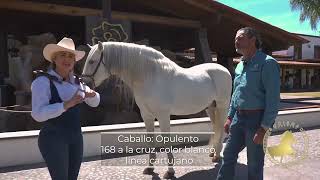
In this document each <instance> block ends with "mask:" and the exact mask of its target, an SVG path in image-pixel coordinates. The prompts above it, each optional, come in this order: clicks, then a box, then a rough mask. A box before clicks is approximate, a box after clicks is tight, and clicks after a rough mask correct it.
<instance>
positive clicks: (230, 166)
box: [217, 112, 265, 180]
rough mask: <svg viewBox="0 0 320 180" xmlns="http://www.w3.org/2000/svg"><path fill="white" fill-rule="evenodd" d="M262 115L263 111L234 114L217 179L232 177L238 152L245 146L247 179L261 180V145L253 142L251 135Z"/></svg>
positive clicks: (258, 124)
mask: <svg viewBox="0 0 320 180" xmlns="http://www.w3.org/2000/svg"><path fill="white" fill-rule="evenodd" d="M262 115H263V112H253V113H250V114H246V115H239V114H238V113H237V114H236V115H235V117H234V118H233V120H232V124H231V127H230V133H229V138H228V140H227V143H226V147H225V150H224V152H223V155H224V157H223V159H222V165H221V168H220V170H219V173H218V176H217V180H233V179H234V175H235V166H236V164H237V159H238V154H239V152H240V151H241V150H242V149H243V148H244V147H247V159H248V163H247V164H248V180H263V166H264V155H265V154H264V151H263V146H262V145H258V144H255V143H254V142H253V137H254V135H255V133H256V131H257V129H258V128H259V127H260V122H261V119H262Z"/></svg>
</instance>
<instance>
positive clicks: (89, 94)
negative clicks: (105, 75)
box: [84, 89, 96, 98]
mask: <svg viewBox="0 0 320 180" xmlns="http://www.w3.org/2000/svg"><path fill="white" fill-rule="evenodd" d="M84 94H85V98H91V97H94V96H96V92H95V91H94V90H92V89H89V91H86V92H84Z"/></svg>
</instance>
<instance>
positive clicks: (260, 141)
mask: <svg viewBox="0 0 320 180" xmlns="http://www.w3.org/2000/svg"><path fill="white" fill-rule="evenodd" d="M265 134H266V130H265V129H263V128H262V127H260V128H259V129H258V130H257V132H256V134H255V135H254V137H253V142H254V143H255V144H263V139H264V135H265Z"/></svg>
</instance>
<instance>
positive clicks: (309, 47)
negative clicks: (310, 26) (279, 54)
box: [288, 35, 320, 59]
mask: <svg viewBox="0 0 320 180" xmlns="http://www.w3.org/2000/svg"><path fill="white" fill-rule="evenodd" d="M298 36H300V37H302V38H305V39H307V40H308V41H310V42H309V43H306V44H303V45H302V59H314V46H315V45H318V46H320V36H318V37H316V36H304V35H298ZM288 55H289V56H293V46H291V47H290V48H289V49H288Z"/></svg>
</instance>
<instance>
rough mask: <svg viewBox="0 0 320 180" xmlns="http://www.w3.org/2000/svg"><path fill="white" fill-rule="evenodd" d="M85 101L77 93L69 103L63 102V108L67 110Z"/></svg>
mask: <svg viewBox="0 0 320 180" xmlns="http://www.w3.org/2000/svg"><path fill="white" fill-rule="evenodd" d="M83 100H84V98H83V97H82V96H81V95H79V94H78V91H77V92H76V93H74V95H73V97H72V98H71V99H70V100H69V101H65V102H63V108H64V109H65V110H67V109H69V108H71V107H73V106H75V105H77V104H79V103H82V101H83Z"/></svg>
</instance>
